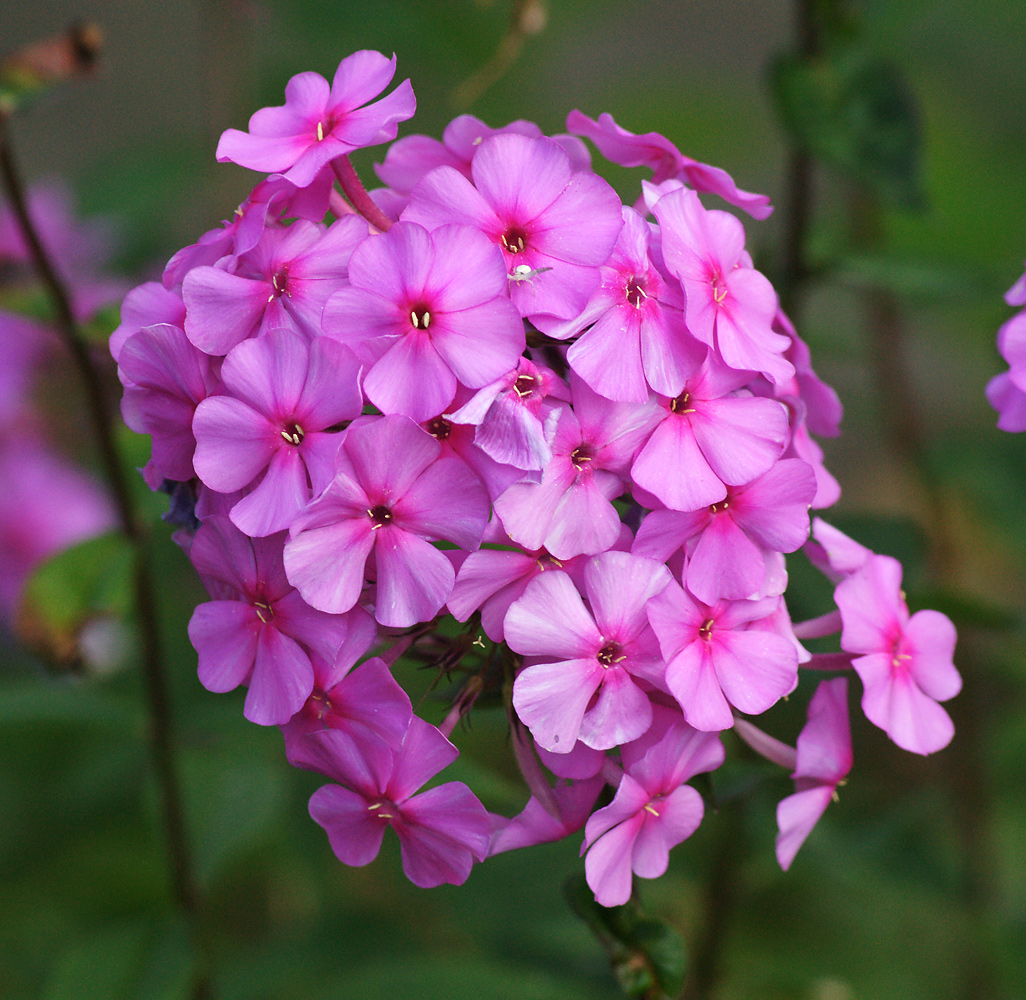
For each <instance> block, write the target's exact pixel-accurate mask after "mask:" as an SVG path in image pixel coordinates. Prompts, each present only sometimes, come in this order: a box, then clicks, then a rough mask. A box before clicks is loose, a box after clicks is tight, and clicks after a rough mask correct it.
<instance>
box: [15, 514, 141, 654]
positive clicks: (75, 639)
mask: <svg viewBox="0 0 1026 1000" xmlns="http://www.w3.org/2000/svg"><path fill="white" fill-rule="evenodd" d="M134 558H135V556H134V552H133V550H132V545H131V543H130V542H129V541H128V540H127V539H126V538H125V537H124V536H123V535H121V534H119V533H115V532H111V533H109V534H106V535H100V536H99V537H97V538H91V539H89V540H88V541H85V542H81V543H80V544H78V545H73V546H72V547H71V548H68V549H65V550H64V551H63V552H59V553H58V554H57V555H55V556H53V557H51V558H50V559H47V560H46V561H45V562H44V563H42V564H41V565H40V566H38V567H37V568H36V570H35V571H34V572H33V574H32V576H31V577H30V578H29V582H28V585H27V587H26V588H25V594H24V597H23V598H22V601H21V605H20V606H19V609H18V618H17V622H16V630H17V634H18V636H19V638H20V639H21V641H22V642H24V643H25V645H26V646H28V647H29V648H31V649H32V650H34V651H35V652H37V653H38V654H39V655H40V656H42V657H43V658H44V659H45V660H47V661H48V662H50V663H51V664H53V665H55V666H56V667H58V668H59V669H61V670H66V669H70V670H72V671H76V672H81V671H82V670H86V671H93V670H94V669H95V671H96V672H98V673H109V672H111V671H113V670H114V669H116V668H118V667H119V666H122V665H124V663H125V662H127V659H128V657H129V656H130V651H131V648H132V637H131V635H130V634H129V632H128V631H127V630H126V629H125V628H124V626H123V625H122V622H123V620H124V619H126V618H127V617H128V616H129V612H130V610H131V607H132V599H133V590H134V586H133V583H134V581H133V572H132V569H133V562H134Z"/></svg>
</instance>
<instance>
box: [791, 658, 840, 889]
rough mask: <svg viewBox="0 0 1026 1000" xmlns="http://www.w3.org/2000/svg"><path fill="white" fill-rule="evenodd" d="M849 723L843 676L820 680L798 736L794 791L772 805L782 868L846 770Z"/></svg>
mask: <svg viewBox="0 0 1026 1000" xmlns="http://www.w3.org/2000/svg"><path fill="white" fill-rule="evenodd" d="M851 764H852V754H851V727H850V726H849V724H848V681H847V678H844V677H838V678H836V679H835V680H832V681H823V682H822V683H821V684H820V685H819V687H818V688H816V693H815V694H814V695H813V696H812V701H810V702H809V721H808V722H807V723H806V725H805V728H804V729H803V730H802V731H801V735H799V737H798V759H797V764H796V766H795V769H794V774H792V775H791V777H792V778H794V787H795V793H794V795H789V796H788V797H787V798H786V799H783V800H782V801H781V803H780V804H779V805H778V806H777V826H778V827H779V828H780V835H779V836H778V837H777V861H779V862H780V867H781V868H783V869H784V871H785V872H786V871H787V869H788V868H790V867H791V862H792V861H794V856H795V855H796V854H797V853H798V848H800V847H801V846H802V844H803V843H805V838H806V837H808V835H809V834H810V833H811V832H812V828H813V827H814V826H815V825H816V823H817V822H818V821H819V818H820V816H822V815H823V813H824V811H825V810H826V807H827V806H828V805H829V804H830V800H831V799H832V798H836V796H837V786H838V785H840V784H841V783H842V782H843V781H844V779H845V778H846V777H847V776H848V772H849V771H850V770H851Z"/></svg>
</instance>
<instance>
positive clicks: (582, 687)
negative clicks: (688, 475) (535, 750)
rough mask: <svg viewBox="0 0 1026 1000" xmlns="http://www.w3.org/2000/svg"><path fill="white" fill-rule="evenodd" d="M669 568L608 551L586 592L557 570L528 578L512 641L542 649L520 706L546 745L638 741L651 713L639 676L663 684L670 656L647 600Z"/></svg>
mask: <svg viewBox="0 0 1026 1000" xmlns="http://www.w3.org/2000/svg"><path fill="white" fill-rule="evenodd" d="M670 581H671V577H670V573H669V570H667V569H666V567H665V566H661V565H660V564H659V563H656V562H653V561H652V560H651V559H641V558H639V557H638V556H632V555H628V554H627V553H626V552H604V553H603V554H602V555H599V556H596V557H595V558H594V559H593V560H592V561H591V562H590V563H589V564H588V565H587V566H586V567H585V569H584V592H585V594H586V595H587V597H588V601H589V604H590V605H591V610H590V612H589V610H588V609H587V608H586V607H585V605H584V601H583V600H582V599H581V595H580V594H579V593H578V591H577V588H576V587H575V586H574V584H573V582H572V581H571V579H570V577H569V576H568V575H567V574H566V573H563V572H560V571H559V570H556V571H553V572H549V573H543V574H542V575H541V576H539V577H536V578H535V579H534V580H532V581H531V583H530V584H528V586H527V589H526V590H525V591H524V593H523V596H522V597H521V598H520V599H519V600H518V601H515V602H514V603H513V604H512V605H511V607H510V609H509V611H508V612H507V614H506V622H505V626H504V631H505V635H506V642H507V643H508V644H509V647H510V648H511V649H513V650H515V651H516V652H518V653H522V654H524V655H525V656H530V657H534V658H535V660H536V661H537V660H540V661H541V662H534V663H533V665H531V666H528V667H526V668H525V669H524V670H523V671H522V672H521V673H520V675H519V676H518V677H517V679H516V682H515V683H514V685H513V706H514V708H516V710H517V715H518V716H519V717H520V719H521V720H522V721H523V723H524V724H525V725H526V726H527V727H528V728H529V729H530V730H531V735H532V736H533V737H534V738H535V740H537V742H538V744H539V745H540V746H542V747H544V748H545V749H546V750H550V751H552V752H553V753H569V752H570V751H571V750H573V748H574V743H575V742H576V741H577V740H578V739H580V740H581V742H582V743H585V744H587V745H588V746H590V747H594V748H595V749H597V750H606V749H609V748H610V747H615V746H619V745H620V744H622V743H626V742H627V741H628V740H634V739H637V738H638V737H639V736H640V735H641V734H642V733H643V732H645V730H646V729H648V727H649V725H650V724H651V721H652V708H651V705H650V704H649V700H648V695H647V694H646V693H645V692H644V691H643V690H642V689H641V688H640V687H639V686H638V685H637V684H636V683H635V680H634V678H635V676H637V677H639V678H641V679H643V680H647V681H650V682H652V683H656V684H659V683H661V680H662V670H663V667H662V663H661V662H660V660H659V652H658V645H657V643H656V641H655V636H654V635H653V634H652V630H651V629H650V628H649V626H648V620H647V619H646V617H645V605H646V604H647V603H648V602H649V600H650V599H651V598H652V597H653V596H654V595H656V594H658V593H659V592H660V591H661V590H662V589H663V587H665V586H666V585H667V584H668V583H670Z"/></svg>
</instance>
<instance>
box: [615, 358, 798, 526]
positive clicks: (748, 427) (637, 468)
mask: <svg viewBox="0 0 1026 1000" xmlns="http://www.w3.org/2000/svg"><path fill="white" fill-rule="evenodd" d="M745 381H746V378H745V376H744V375H740V374H739V373H737V372H734V371H731V370H730V369H728V368H725V367H724V366H723V365H722V364H721V363H719V362H717V361H715V358H714V355H712V353H711V352H710V354H709V355H708V357H707V359H706V363H705V364H703V365H702V367H701V368H700V369H699V370H698V372H697V373H695V375H693V376H692V377H690V378H688V379H687V381H686V382H685V385H684V391H683V392H681V393H680V395H678V396H676V397H675V398H673V399H665V398H663V399H660V400H659V402H660V405H661V409H660V410H659V411H657V415H658V419H659V421H660V422H659V423H658V425H657V426H656V427H655V429H654V430H653V431H652V434H651V436H650V437H649V438H648V440H647V441H646V442H645V444H644V446H643V447H642V448H641V449H640V451H639V452H638V455H637V457H636V458H635V459H634V464H633V465H632V467H631V476H632V478H633V480H634V482H635V484H636V485H637V486H640V487H641V488H642V489H643V490H646V491H647V492H649V493H651V494H653V495H654V496H655V497H657V498H658V500H659V501H660V502H661V503H663V504H664V505H665V506H667V507H669V508H670V509H671V510H681V511H693V510H699V509H701V508H703V507H708V506H709V505H710V504H715V503H720V502H722V501H723V500H725V499H726V497H727V486H728V485H729V486H743V485H744V484H745V483H750V482H751V481H752V480H753V479H755V478H757V477H758V476H761V475H762V474H763V473H765V472H768V471H769V469H770V468H771V467H772V466H773V464H774V463H775V462H776V461H777V459H778V458H779V457H780V454H781V452H782V451H783V448H784V444H785V442H786V441H787V432H788V424H787V410H786V409H785V408H784V406H783V405H782V404H780V403H778V402H777V401H776V400H773V399H764V398H762V397H758V396H749V395H748V394H747V393H744V392H740V391H738V390H739V389H740V386H741V385H743V384H744V382H745ZM635 495H636V496H637V491H635ZM648 506H650V507H654V506H656V504H654V503H650V504H648Z"/></svg>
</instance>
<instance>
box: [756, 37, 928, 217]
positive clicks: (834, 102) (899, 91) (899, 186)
mask: <svg viewBox="0 0 1026 1000" xmlns="http://www.w3.org/2000/svg"><path fill="white" fill-rule="evenodd" d="M771 75H772V79H771V83H772V89H773V93H774V96H775V98H776V102H777V109H778V112H779V114H780V117H781V119H782V121H783V124H784V126H785V128H787V130H788V131H789V132H790V133H791V134H792V135H793V136H794V138H795V139H796V140H797V141H798V143H799V144H800V145H802V146H804V147H805V148H806V149H808V150H809V151H810V152H811V153H812V154H813V155H814V156H816V157H818V158H819V159H821V160H822V161H823V162H824V163H827V164H830V165H831V166H833V167H836V168H838V169H839V170H841V171H843V172H844V173H846V174H848V175H849V176H850V177H852V178H853V179H854V180H856V181H858V182H860V183H861V184H863V185H865V186H866V187H868V188H869V189H870V190H871V191H873V192H875V193H876V194H877V195H878V196H879V197H880V198H882V199H883V200H885V201H888V202H891V203H893V204H897V205H900V206H903V207H905V208H915V209H920V208H923V207H924V205H925V197H924V195H923V190H922V183H921V179H920V153H921V145H922V134H921V129H920V125H919V112H918V108H917V106H916V102H915V98H914V96H913V94H912V91H911V89H910V88H909V86H908V84H907V83H906V81H905V78H904V75H903V74H902V72H901V70H900V69H899V68H898V67H897V66H895V65H894V64H893V63H891V62H889V61H888V60H886V59H882V58H880V57H879V56H877V55H875V54H874V53H873V52H872V51H870V50H869V49H868V48H865V47H863V46H860V45H858V44H855V43H841V44H838V45H836V46H835V47H834V48H833V49H828V50H827V52H825V53H824V54H823V55H820V56H816V57H806V56H799V55H789V56H783V57H781V58H779V59H778V60H777V61H776V62H775V64H774V65H773V68H772V71H771Z"/></svg>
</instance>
